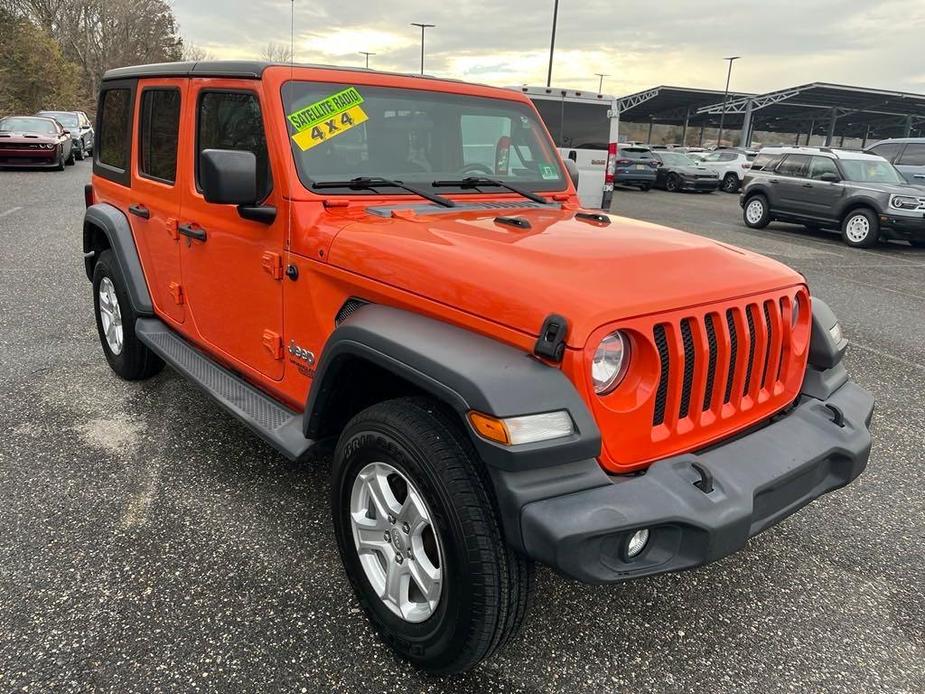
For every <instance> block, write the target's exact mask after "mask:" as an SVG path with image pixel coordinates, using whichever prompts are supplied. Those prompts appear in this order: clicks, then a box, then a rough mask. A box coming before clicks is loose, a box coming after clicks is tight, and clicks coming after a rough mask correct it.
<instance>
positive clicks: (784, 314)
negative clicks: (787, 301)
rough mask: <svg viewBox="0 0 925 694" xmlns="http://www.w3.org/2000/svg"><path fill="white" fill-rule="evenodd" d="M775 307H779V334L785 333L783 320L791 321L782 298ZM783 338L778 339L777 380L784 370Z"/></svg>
mask: <svg viewBox="0 0 925 694" xmlns="http://www.w3.org/2000/svg"><path fill="white" fill-rule="evenodd" d="M777 308H778V309H780V329H781V335H786V333H785V332H784V321H785V320H786V321H792V320H793V319H792V318H791V316H790V314H789V313H788V312H787V311H785V310H784V300H783V299H780V300H778V302H777ZM784 347H785V345H784V340H783V339H781V341H780V359H779V360H778V361H777V380H778V381H779V380H780V375H781V373H783V371H784Z"/></svg>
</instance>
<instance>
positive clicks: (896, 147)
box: [868, 142, 905, 161]
mask: <svg viewBox="0 0 925 694" xmlns="http://www.w3.org/2000/svg"><path fill="white" fill-rule="evenodd" d="M903 147H905V145H904V144H903V143H902V142H885V143H883V144H882V145H877V146H876V147H871V148H870V150H868V151H869V152H870V153H871V154H876V155H877V156H879V157H883V158H884V159H886V160H887V161H893V159H895V158H896V155H897V154H899V153H900V152H901V151H902V148H903Z"/></svg>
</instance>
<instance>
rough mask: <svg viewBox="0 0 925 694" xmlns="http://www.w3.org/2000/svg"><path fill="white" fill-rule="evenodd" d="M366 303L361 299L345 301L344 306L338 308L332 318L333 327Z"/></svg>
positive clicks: (366, 302)
mask: <svg viewBox="0 0 925 694" xmlns="http://www.w3.org/2000/svg"><path fill="white" fill-rule="evenodd" d="M368 303H369V302H368V301H363V300H362V299H347V300H346V301H345V302H344V305H343V306H341V307H340V311H338V312H337V315H336V316H334V325H340V324H341V323H343V322H344V321H345V320H347V319H348V318H350V316H352V315H353V314H354V313H356V312H357V311H358V310H359V309H361V308H363V307H364V306H366V304H368Z"/></svg>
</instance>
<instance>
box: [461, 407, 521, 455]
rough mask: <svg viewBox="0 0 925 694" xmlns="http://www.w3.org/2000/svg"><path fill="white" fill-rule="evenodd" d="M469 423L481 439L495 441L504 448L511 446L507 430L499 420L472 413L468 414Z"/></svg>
mask: <svg viewBox="0 0 925 694" xmlns="http://www.w3.org/2000/svg"><path fill="white" fill-rule="evenodd" d="M469 421H470V422H471V423H472V428H473V429H475V430H476V432H478V434H479V436H481V437H482V438H486V439H488V440H489V441H496V442H497V443H501V444H504V445H505V446H509V445H511V434H510V432H509V431H508V430H507V425H506V424H505V423H504V422H503V421H501V420H500V419H497V418H496V417H490V416H489V415H487V414H482V413H481V412H475V411H472V412H469Z"/></svg>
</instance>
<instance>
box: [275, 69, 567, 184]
mask: <svg viewBox="0 0 925 694" xmlns="http://www.w3.org/2000/svg"><path fill="white" fill-rule="evenodd" d="M283 103H284V106H285V109H286V120H287V126H288V128H289V134H290V136H291V139H290V143H291V146H292V155H293V157H294V158H295V163H296V167H297V169H298V172H299V178H300V179H301V181H302V185H304V186H305V187H306V188H311V186H312V184H313V183H320V182H325V181H348V180H350V179H351V178H356V177H360V176H363V177H382V178H386V179H397V180H400V181H402V182H404V183H407V184H413V185H415V186H417V187H423V188H425V189H430V188H431V186H432V183H433V182H434V181H436V180H440V179H461V178H464V177H467V176H483V177H491V178H494V179H497V180H501V181H504V182H506V183H510V184H512V185H516V186H519V187H520V188H522V189H525V190H530V191H558V190H563V189H564V188H565V187H566V178H565V174H564V172H563V171H562V167H561V164H560V162H559V158H558V156H557V155H556V153H555V150H554V149H553V148H552V145H551V143H550V142H549V138H548V136H547V135H546V132H545V131H544V130H543V126H542V125H541V124H540V122H539V119H538V118H537V117H536V115H535V112H534V111H533V109H531V108H530V107H529V106H527V105H526V104H522V103H519V102H516V101H507V100H504V99H491V98H484V97H473V96H462V95H459V94H445V93H441V92H432V91H421V90H414V89H394V88H386V87H366V86H357V87H352V86H350V85H346V84H329V83H314V82H288V83H287V84H285V85H284V86H283ZM472 190H473V189H472V188H462V187H456V188H454V187H450V188H446V187H444V188H443V189H442V191H441V192H451V193H456V192H471V191H472ZM332 192H336V193H339V192H341V191H340V190H338V189H337V188H335V189H334V190H333V191H332ZM343 192H344V193H351V194H354V195H356V194H363V193H364V192H372V193H376V192H378V190H376V189H373V190H372V191H357V190H349V189H346V188H345V189H344V190H343ZM388 192H389V193H390V194H391V193H393V192H394V193H401V191H396V190H389V191H388Z"/></svg>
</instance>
